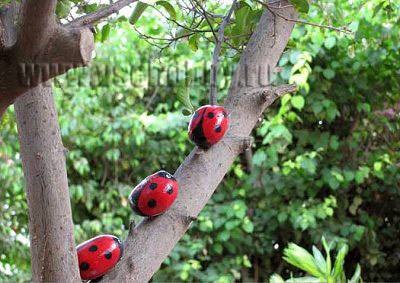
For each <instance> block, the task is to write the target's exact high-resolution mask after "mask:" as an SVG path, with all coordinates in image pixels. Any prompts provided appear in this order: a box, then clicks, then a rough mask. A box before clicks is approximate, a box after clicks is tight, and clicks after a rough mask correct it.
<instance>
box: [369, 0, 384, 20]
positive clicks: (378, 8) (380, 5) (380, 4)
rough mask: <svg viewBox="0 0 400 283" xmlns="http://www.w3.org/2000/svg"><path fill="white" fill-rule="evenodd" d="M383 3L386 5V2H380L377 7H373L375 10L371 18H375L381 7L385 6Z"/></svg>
mask: <svg viewBox="0 0 400 283" xmlns="http://www.w3.org/2000/svg"><path fill="white" fill-rule="evenodd" d="M385 3H386V0H384V1H381V3H379V4H378V5H376V6H375V8H374V14H373V16H372V17H373V18H374V17H375V16H376V14H378V13H379V11H380V10H381V9H382V8H383V5H385Z"/></svg>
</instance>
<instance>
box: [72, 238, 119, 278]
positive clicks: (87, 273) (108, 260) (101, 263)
mask: <svg viewBox="0 0 400 283" xmlns="http://www.w3.org/2000/svg"><path fill="white" fill-rule="evenodd" d="M76 250H77V253H78V261H79V271H80V274H81V278H82V279H83V280H94V279H98V278H99V277H102V276H103V275H105V274H106V273H107V272H108V271H110V270H111V269H113V268H114V266H115V265H116V264H117V262H118V261H119V260H120V259H121V257H122V253H123V247H122V243H121V241H120V240H119V239H118V238H117V237H115V236H112V235H101V236H97V237H95V238H93V239H90V240H88V241H86V242H84V243H82V244H80V245H79V246H77V247H76Z"/></svg>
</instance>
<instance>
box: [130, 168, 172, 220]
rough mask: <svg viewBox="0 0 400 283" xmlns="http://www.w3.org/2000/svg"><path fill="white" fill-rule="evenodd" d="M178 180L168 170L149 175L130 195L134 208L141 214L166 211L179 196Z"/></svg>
mask: <svg viewBox="0 0 400 283" xmlns="http://www.w3.org/2000/svg"><path fill="white" fill-rule="evenodd" d="M178 190H179V186H178V182H177V181H176V179H175V178H174V177H173V176H172V175H171V174H169V173H168V172H166V171H159V172H157V173H155V174H153V175H150V176H148V177H147V178H146V179H144V180H143V181H142V182H140V184H139V185H137V186H136V187H135V188H134V189H133V191H132V192H131V194H130V196H129V202H130V205H131V207H132V210H133V211H134V212H135V213H137V214H139V215H141V216H156V215H160V214H162V213H164V212H165V211H166V210H167V209H168V208H169V207H170V206H171V205H172V204H173V203H174V201H175V199H176V197H177V196H178Z"/></svg>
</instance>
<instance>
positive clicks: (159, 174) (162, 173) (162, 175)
mask: <svg viewBox="0 0 400 283" xmlns="http://www.w3.org/2000/svg"><path fill="white" fill-rule="evenodd" d="M157 175H158V176H159V177H162V178H166V179H172V180H174V181H176V179H175V178H174V176H172V175H171V174H169V173H168V172H167V171H164V170H161V171H159V172H158V173H157Z"/></svg>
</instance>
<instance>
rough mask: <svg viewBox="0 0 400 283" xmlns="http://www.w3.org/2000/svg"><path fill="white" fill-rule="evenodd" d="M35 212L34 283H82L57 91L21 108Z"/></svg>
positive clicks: (26, 99) (35, 92)
mask: <svg viewBox="0 0 400 283" xmlns="http://www.w3.org/2000/svg"><path fill="white" fill-rule="evenodd" d="M15 112H16V115H17V124H18V133H19V141H20V145H21V157H22V164H23V169H24V175H25V180H26V194H27V200H28V207H29V232H30V242H31V263H32V281H34V282H44V281H45V282H79V281H80V276H79V270H78V260H77V255H76V251H75V242H74V237H73V222H72V216H71V215H72V214H71V204H70V198H69V190H68V180H67V172H66V166H65V156H64V146H63V144H62V141H61V134H60V129H59V126H58V119H57V112H56V109H55V104H54V99H53V94H52V88H51V87H50V86H43V85H40V86H38V87H36V88H33V89H31V90H30V91H28V92H27V93H25V94H24V95H23V96H21V97H19V98H18V99H17V101H16V103H15Z"/></svg>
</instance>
